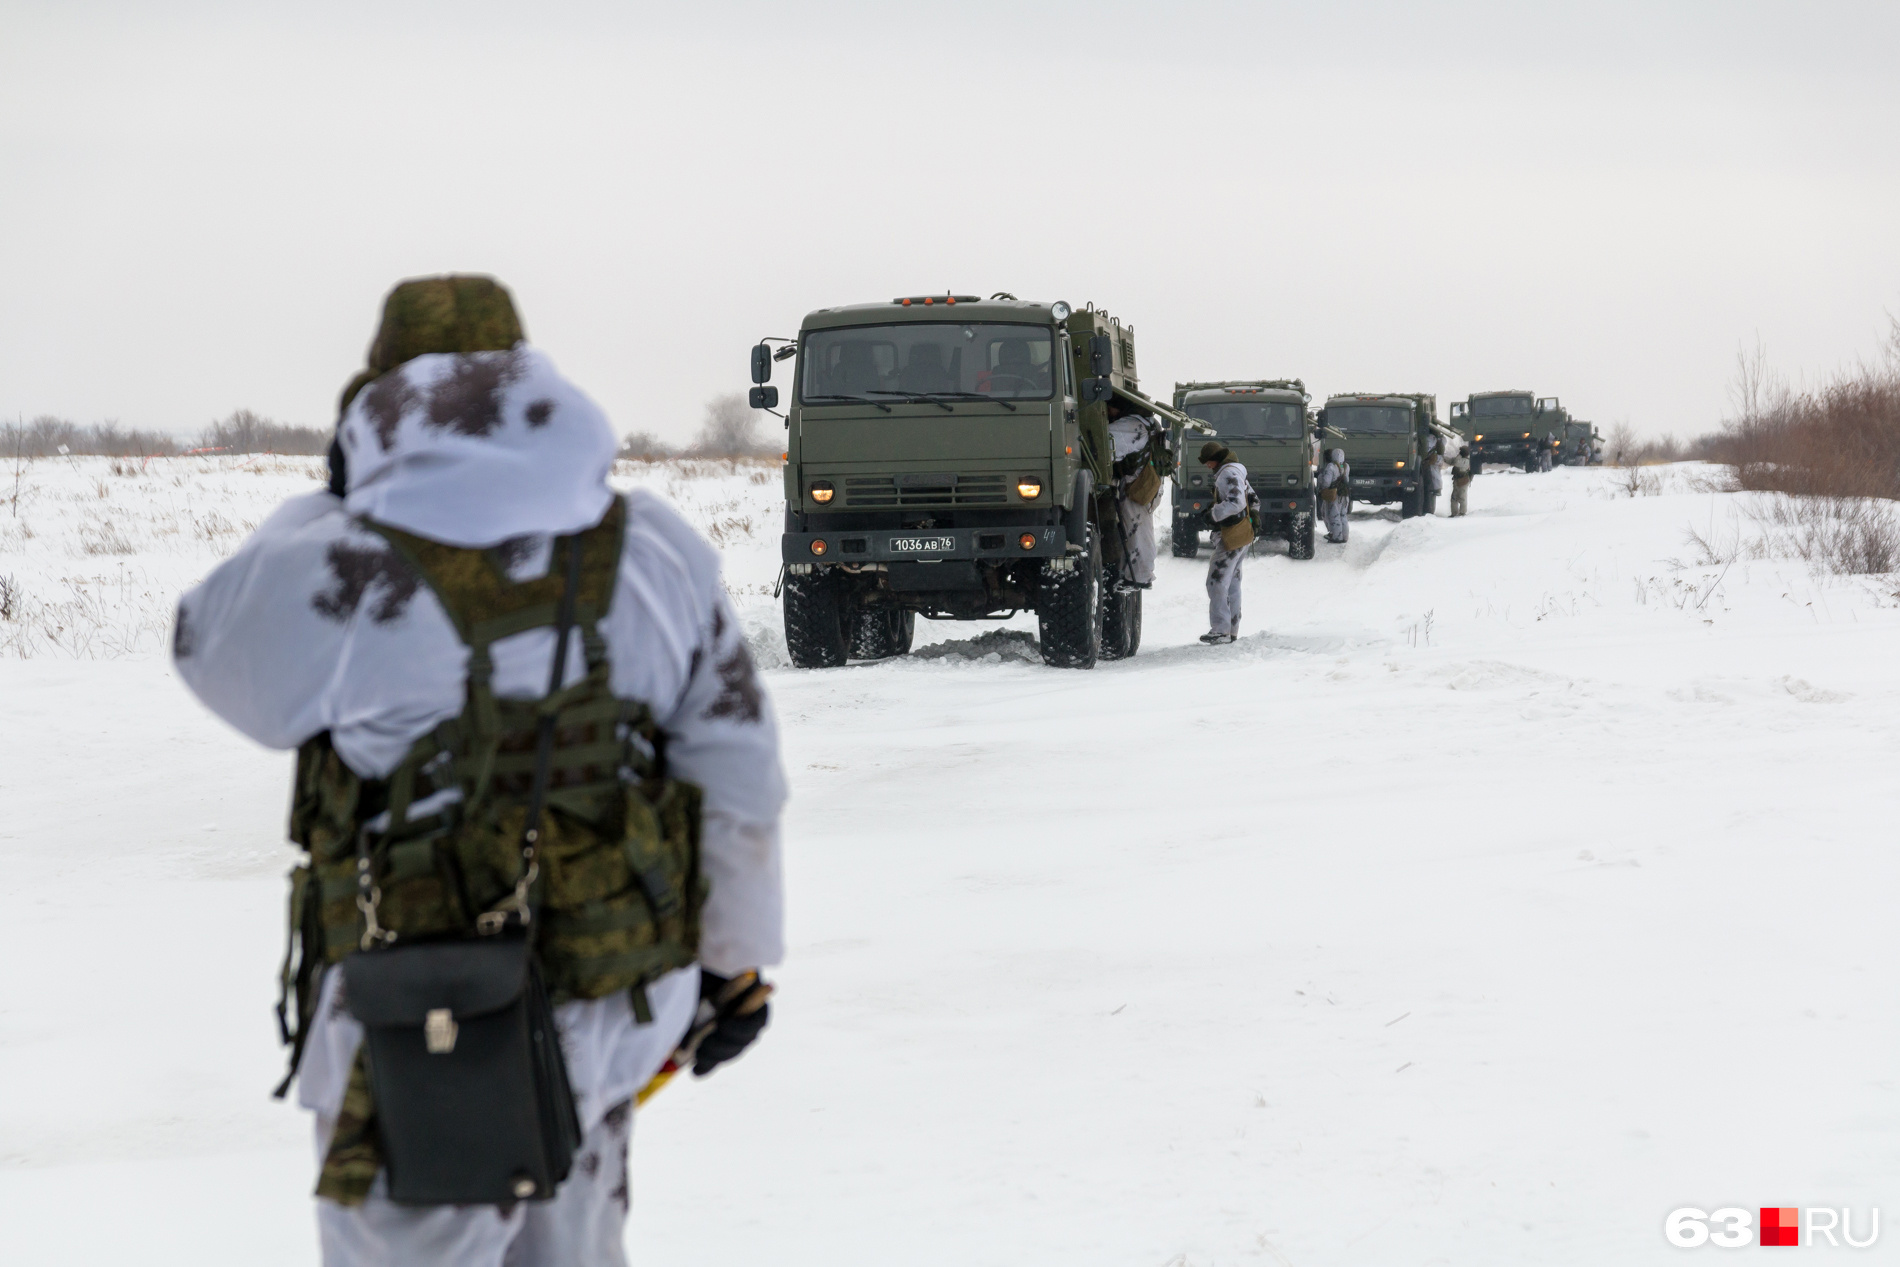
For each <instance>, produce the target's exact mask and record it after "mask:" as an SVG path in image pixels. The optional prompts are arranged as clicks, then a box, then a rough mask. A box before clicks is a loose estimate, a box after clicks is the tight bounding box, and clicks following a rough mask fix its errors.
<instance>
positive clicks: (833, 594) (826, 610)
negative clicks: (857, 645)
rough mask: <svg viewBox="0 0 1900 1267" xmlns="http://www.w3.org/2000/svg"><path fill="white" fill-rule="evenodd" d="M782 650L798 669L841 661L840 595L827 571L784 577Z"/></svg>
mask: <svg viewBox="0 0 1900 1267" xmlns="http://www.w3.org/2000/svg"><path fill="white" fill-rule="evenodd" d="M785 650H786V652H787V653H789V654H790V656H791V657H792V663H793V664H795V665H797V666H798V667H799V668H801V669H835V668H837V667H838V666H839V665H841V664H843V663H844V659H845V650H846V647H845V618H844V595H843V594H841V593H840V592H839V587H838V583H837V581H836V579H835V578H833V577H832V576H831V575H830V574H829V573H827V572H807V573H805V574H804V575H802V576H801V575H797V574H794V575H791V576H787V577H786V578H785Z"/></svg>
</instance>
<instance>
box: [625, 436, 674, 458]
mask: <svg viewBox="0 0 1900 1267" xmlns="http://www.w3.org/2000/svg"><path fill="white" fill-rule="evenodd" d="M675 452H676V450H675V449H674V448H673V446H672V445H670V444H668V443H667V442H666V441H664V440H662V439H660V437H658V436H656V435H654V434H653V433H652V432H651V431H636V432H634V433H633V434H632V435H630V436H627V437H626V438H625V439H623V440H621V442H620V453H619V456H620V457H622V458H626V459H628V460H630V461H634V462H659V461H664V460H665V459H667V458H670V457H672V456H673V455H674V453H675Z"/></svg>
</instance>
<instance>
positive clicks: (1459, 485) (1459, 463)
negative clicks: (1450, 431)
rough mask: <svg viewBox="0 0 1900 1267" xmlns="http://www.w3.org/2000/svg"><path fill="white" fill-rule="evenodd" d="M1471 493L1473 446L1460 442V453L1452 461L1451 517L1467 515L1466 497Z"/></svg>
mask: <svg viewBox="0 0 1900 1267" xmlns="http://www.w3.org/2000/svg"><path fill="white" fill-rule="evenodd" d="M1470 491H1471V445H1470V443H1469V442H1467V441H1464V440H1460V441H1459V442H1458V452H1457V454H1456V456H1454V457H1453V458H1452V460H1451V517H1452V518H1453V519H1456V518H1458V517H1459V516H1460V515H1462V514H1464V513H1465V509H1466V505H1465V499H1466V496H1467V495H1468V494H1469V492H1470Z"/></svg>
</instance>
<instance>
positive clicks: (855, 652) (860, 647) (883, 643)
mask: <svg viewBox="0 0 1900 1267" xmlns="http://www.w3.org/2000/svg"><path fill="white" fill-rule="evenodd" d="M851 624H852V628H851V658H852V659H853V660H888V659H890V658H891V657H892V656H900V655H909V654H910V643H911V639H912V637H914V636H915V634H916V631H917V613H916V612H911V611H899V610H898V609H897V608H895V607H868V608H866V609H865V610H863V611H861V612H859V613H857V619H855V620H854V621H852V622H851Z"/></svg>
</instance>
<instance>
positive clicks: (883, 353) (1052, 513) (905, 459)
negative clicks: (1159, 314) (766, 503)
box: [752, 294, 1173, 668]
mask: <svg viewBox="0 0 1900 1267" xmlns="http://www.w3.org/2000/svg"><path fill="white" fill-rule="evenodd" d="M774 343H777V344H779V345H781V346H779V347H777V348H774V347H772V346H771V345H772V344H774ZM793 358H795V364H794V366H793V371H792V384H791V387H790V391H789V399H788V400H787V402H786V410H785V414H784V418H785V426H786V445H785V532H784V536H783V538H782V552H783V559H784V563H785V578H784V586H783V591H782V593H783V600H784V614H785V636H786V645H787V649H788V651H789V652H790V655H791V659H792V662H793V663H794V664H796V665H798V666H800V667H804V668H818V667H829V666H835V665H840V664H843V663H845V662H846V660H848V659H880V658H884V657H887V656H893V655H903V654H905V653H907V652H908V651H909V649H910V645H911V639H912V634H913V631H914V625H915V619H916V617H917V616H919V615H922V616H924V617H926V618H929V619H932V620H984V619H1003V618H1006V617H1008V616H1011V615H1014V614H1015V613H1017V612H1020V611H1033V612H1035V613H1036V614H1037V621H1038V632H1039V637H1040V641H1041V646H1042V655H1043V658H1044V660H1045V661H1046V662H1048V663H1049V664H1051V665H1056V666H1059V667H1070V668H1090V667H1093V665H1094V664H1095V662H1096V660H1097V658H1098V657H1099V658H1110V659H1113V658H1117V657H1120V656H1126V655H1132V654H1134V652H1135V649H1136V648H1137V647H1138V646H1139V642H1140V620H1141V594H1140V592H1139V591H1135V592H1133V593H1122V592H1118V589H1117V587H1116V585H1115V583H1114V582H1115V576H1116V574H1117V573H1116V569H1117V568H1118V567H1119V564H1120V550H1121V545H1120V538H1119V533H1118V532H1117V531H1116V529H1115V525H1116V522H1117V520H1116V517H1115V504H1114V491H1115V490H1114V482H1113V470H1112V454H1111V450H1110V448H1109V439H1108V416H1107V410H1106V402H1107V401H1109V400H1110V399H1113V398H1115V397H1118V396H1119V397H1121V398H1123V399H1124V400H1125V401H1127V402H1129V403H1132V404H1134V405H1136V406H1137V407H1139V408H1143V409H1145V410H1147V411H1148V412H1151V413H1153V412H1157V411H1158V412H1159V413H1161V414H1163V415H1172V413H1173V411H1172V410H1169V409H1167V408H1166V407H1165V406H1159V405H1156V404H1155V402H1153V401H1150V400H1148V399H1147V398H1146V397H1145V396H1142V395H1141V394H1140V389H1139V383H1138V380H1137V378H1136V375H1135V344H1134V331H1133V329H1132V328H1131V327H1128V326H1125V325H1123V324H1121V323H1120V322H1118V321H1116V320H1115V319H1114V318H1112V317H1110V316H1109V315H1108V314H1107V313H1105V312H1102V311H1100V310H1098V309H1095V308H1093V307H1088V308H1084V309H1082V310H1079V311H1078V310H1072V309H1071V308H1070V307H1069V305H1068V304H1066V303H1059V302H1058V303H1041V302H1029V301H1025V300H1020V299H1017V298H1015V297H1014V296H1012V295H1007V294H996V295H992V296H990V297H989V298H987V299H985V298H983V297H981V296H979V295H958V294H944V295H927V296H921V295H919V296H904V297H899V298H897V299H893V300H890V301H889V302H886V303H869V304H854V305H848V306H843V307H836V308H820V309H818V310H816V311H815V312H812V313H809V314H808V315H807V316H806V317H805V320H804V322H803V323H802V325H801V326H800V329H799V333H798V337H797V338H796V339H778V340H772V339H768V340H765V341H764V342H761V343H760V344H759V345H758V346H757V347H755V348H754V349H753V353H752V369H753V382H754V383H755V387H754V388H753V393H752V401H753V404H754V406H755V407H759V408H770V407H772V406H773V405H776V404H777V403H778V391H777V389H776V388H774V387H768V386H766V385H765V384H766V383H767V381H768V380H769V379H770V377H771V373H772V366H773V364H774V363H775V362H778V361H783V360H788V359H793Z"/></svg>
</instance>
